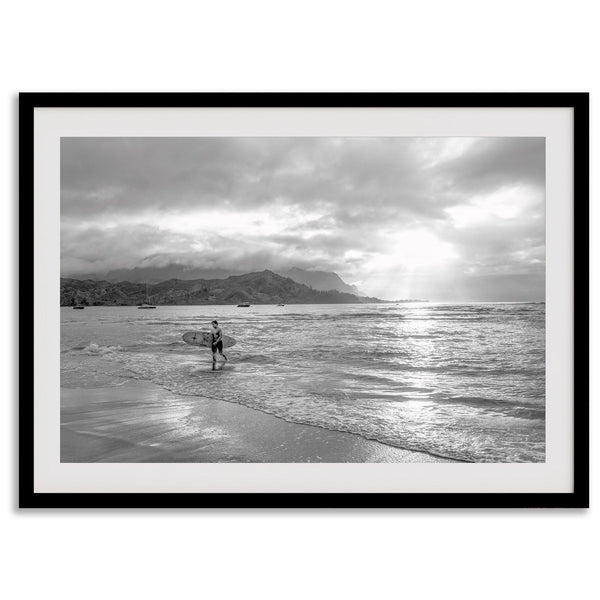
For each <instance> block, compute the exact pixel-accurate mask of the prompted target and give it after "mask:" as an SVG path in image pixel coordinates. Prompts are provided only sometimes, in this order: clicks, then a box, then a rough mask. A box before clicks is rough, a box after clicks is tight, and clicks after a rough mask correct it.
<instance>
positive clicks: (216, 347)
mask: <svg viewBox="0 0 600 600" xmlns="http://www.w3.org/2000/svg"><path fill="white" fill-rule="evenodd" d="M217 350H218V351H219V352H220V353H221V354H223V340H220V341H219V342H217V343H216V344H213V345H212V351H213V353H214V352H216V351H217Z"/></svg>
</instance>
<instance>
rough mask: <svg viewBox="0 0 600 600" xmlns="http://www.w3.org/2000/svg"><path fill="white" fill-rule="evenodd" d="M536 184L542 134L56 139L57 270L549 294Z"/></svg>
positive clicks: (495, 296)
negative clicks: (165, 269)
mask: <svg viewBox="0 0 600 600" xmlns="http://www.w3.org/2000/svg"><path fill="white" fill-rule="evenodd" d="M544 195H545V144H544V139H543V138H63V139H62V141H61V274H62V275H63V276H72V277H77V276H78V275H81V274H90V273H98V274H102V273H106V272H107V271H110V270H113V269H122V268H133V267H143V266H153V267H160V266H164V265H169V264H173V263H176V264H182V265H193V266H196V267H202V268H218V269H230V270H232V271H235V272H249V271H255V270H262V269H265V268H269V269H273V270H283V269H286V268H288V267H292V266H297V267H301V268H305V269H309V270H310V269H319V270H325V271H335V272H336V273H338V274H339V275H340V276H341V277H342V278H343V279H344V280H345V281H346V282H348V283H351V284H355V285H357V286H358V287H359V288H360V289H361V290H362V291H363V292H364V293H366V294H369V295H374V296H378V297H380V298H385V299H398V298H417V297H418V298H427V299H430V300H448V301H454V300H543V299H544V268H545V228H544V217H545V197H544Z"/></svg>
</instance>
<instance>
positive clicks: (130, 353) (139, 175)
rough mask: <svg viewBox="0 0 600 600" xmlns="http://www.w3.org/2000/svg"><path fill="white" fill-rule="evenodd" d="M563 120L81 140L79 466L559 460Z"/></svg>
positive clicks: (75, 353)
mask: <svg viewBox="0 0 600 600" xmlns="http://www.w3.org/2000/svg"><path fill="white" fill-rule="evenodd" d="M545 182H546V143H545V139H544V138H543V137H514V136H512V137H511V136H507V137H358V136H356V137H241V136H240V137H226V136H223V137H62V138H61V139H60V461H61V463H97V462H99V463H141V462H145V463H453V462H460V463H544V462H545V460H546V386H545V382H546V357H545V344H546V330H545V323H546V305H545V300H546V297H545V284H546V276H545V269H546V229H545V227H546V225H545V217H546V205H545V202H546V200H545V194H546V183H545Z"/></svg>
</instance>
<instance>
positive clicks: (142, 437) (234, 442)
mask: <svg viewBox="0 0 600 600" xmlns="http://www.w3.org/2000/svg"><path fill="white" fill-rule="evenodd" d="M61 462H269V463H288V462H453V461H450V460H447V459H443V458H439V457H435V456H432V455H429V454H425V453H421V452H412V451H408V450H403V449H400V448H395V447H392V446H388V445H386V444H381V443H379V442H376V441H372V440H367V439H365V438H362V437H360V436H358V435H354V434H351V433H343V432H338V431H329V430H327V429H322V428H320V427H313V426H310V425H299V424H295V423H288V422H286V421H284V420H283V419H280V418H277V417H274V416H271V415H269V414H266V413H263V412H261V411H258V410H254V409H251V408H247V407H245V406H242V405H239V404H234V403H230V402H223V401H220V400H213V399H211V398H205V397H199V396H182V395H177V394H174V393H172V392H169V391H167V390H165V389H163V388H161V387H160V386H157V385H155V384H152V383H149V382H143V381H137V380H128V381H126V382H125V383H123V384H122V385H120V386H111V387H98V388H61Z"/></svg>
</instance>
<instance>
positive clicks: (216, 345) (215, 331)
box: [210, 320, 229, 362]
mask: <svg viewBox="0 0 600 600" xmlns="http://www.w3.org/2000/svg"><path fill="white" fill-rule="evenodd" d="M210 335H211V342H212V343H211V350H212V355H213V362H216V361H217V350H218V351H219V354H220V355H221V356H222V357H223V358H224V359H225V360H229V359H228V358H227V357H226V356H225V355H224V354H223V331H222V330H221V328H220V327H219V323H218V321H216V320H215V321H213V322H212V323H211V330H210Z"/></svg>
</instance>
